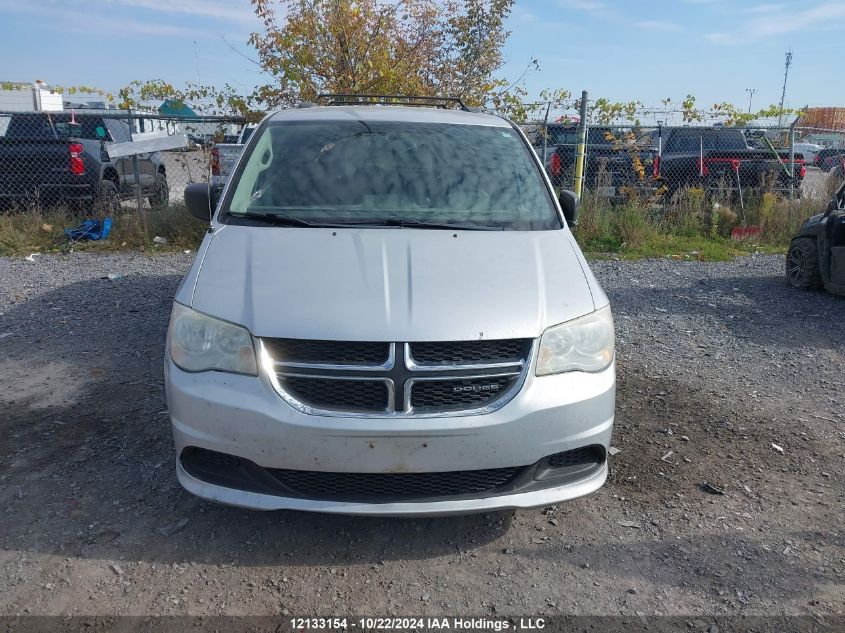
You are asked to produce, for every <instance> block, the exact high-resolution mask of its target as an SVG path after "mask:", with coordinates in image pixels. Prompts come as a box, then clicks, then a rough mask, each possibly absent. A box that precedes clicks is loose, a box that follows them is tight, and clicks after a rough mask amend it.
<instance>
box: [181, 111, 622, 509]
mask: <svg viewBox="0 0 845 633" xmlns="http://www.w3.org/2000/svg"><path fill="white" fill-rule="evenodd" d="M218 198H219V199H218ZM185 201H186V205H187V207H188V209H189V211H190V212H191V213H192V214H194V215H196V216H198V217H201V218H204V219H205V220H206V221H208V222H210V227H209V231H208V233H207V235H206V236H205V239H204V240H203V243H202V246H201V247H200V249H199V251H198V252H197V256H196V259H195V261H194V263H193V266H192V267H191V270H190V272H189V273H188V274H187V276H186V277H185V279H184V280H183V281H182V284H181V285H180V287H179V289H178V291H177V293H176V297H175V302H174V305H173V313H172V316H171V320H170V327H169V330H168V336H167V349H166V359H165V379H166V385H167V398H168V405H169V411H170V416H171V420H172V427H173V436H174V440H175V444H176V453H177V476H178V478H179V481H180V482H181V483H182V485H183V486H184V487H185V488H186V489H187V490H189V491H190V492H192V493H194V494H196V495H199V496H200V497H204V498H206V499H210V500H213V501H217V502H220V503H225V504H230V505H234V506H241V507H246V508H255V509H262V510H273V509H281V508H286V509H295V510H309V511H318V512H333V513H346V514H365V515H448V514H461V513H469V512H486V511H493V510H500V509H510V508H524V507H533V506H545V505H549V504H555V503H558V502H562V501H566V500H568V499H573V498H575V497H580V496H582V495H586V494H589V493H591V492H593V491H595V490H596V489H598V488H599V487H600V486H601V485H602V484H603V483H604V481H605V479H606V477H607V449H608V447H609V443H610V437H611V431H612V428H613V419H614V401H615V387H616V369H615V356H614V330H613V319H612V317H611V312H610V307H609V304H608V299H607V297H606V296H605V294H604V292H603V291H602V289H601V287H600V286H599V284H598V283H597V282H596V280H595V278H594V277H593V274H592V272H591V271H590V269H589V267H588V265H587V262H586V261H585V259H584V257H583V255H582V254H581V251H580V250H579V248H578V246H577V244H576V242H575V239H574V238H573V236H572V233H571V232H570V229H569V226H568V225H570V224H573V223H574V221H575V217H576V203H575V198H574V195H573V194H572V193H571V192H563V193H562V194H561V196H560V199H556V198H555V195H554V190H553V188H552V186H551V183H550V182H549V180H548V178H547V177H546V175H545V173H544V171H543V169H542V166H541V165H540V164H539V161H538V159H537V156H536V155H535V153H534V152H533V151H532V149H531V147H530V144H529V143H528V141H527V140H526V138H525V136H524V135H523V134H522V133H521V131H520V130H519V128H518V127H517V126H515V125H514V124H513V123H511V122H510V121H508V120H507V119H505V118H502V117H500V116H496V115H492V114H486V113H481V112H476V111H470V110H469V109H466V108H460V109H448V108H432V107H408V106H397V105H385V104H381V105H377V104H372V105H330V106H322V107H316V106H315V107H300V108H293V109H290V110H285V111H281V112H278V113H276V114H273V115H270V116H268V117H267V118H266V119H265V120H264V121H263V122H262V123H261V125H260V126H259V127H258V129H257V130H256V131H255V132H254V133H253V135H252V137H251V138H250V140H249V142H248V144H247V146H246V148H245V149H244V151H243V153H242V154H241V156H240V158H239V160H238V163H237V165H236V167H235V169H234V172H233V173H232V176H231V178H230V179H229V180H228V182H227V184H226V186H225V188H224V189H223V191H222V192H220V194H219V195H217V194H216V192H214V191H211V190H210V189H209V187H208V186H207V185H203V184H199V185H191V186H190V187H188V189H187V190H186V192H185Z"/></svg>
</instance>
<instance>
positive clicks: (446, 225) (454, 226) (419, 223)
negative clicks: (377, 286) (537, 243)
mask: <svg viewBox="0 0 845 633" xmlns="http://www.w3.org/2000/svg"><path fill="white" fill-rule="evenodd" d="M343 224H344V225H347V226H357V227H367V226H399V227H410V228H414V229H445V230H449V231H453V230H454V231H504V230H505V228H504V227H503V226H501V227H500V226H486V225H484V224H476V223H474V222H463V223H460V222H426V221H425V220H415V219H414V218H385V219H384V220H377V221H375V222H344V223H343Z"/></svg>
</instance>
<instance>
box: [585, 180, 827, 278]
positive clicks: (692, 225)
mask: <svg viewBox="0 0 845 633" xmlns="http://www.w3.org/2000/svg"><path fill="white" fill-rule="evenodd" d="M744 202H746V201H744ZM737 206H738V203H737V202H736V201H730V200H725V199H721V200H720V199H718V198H714V197H711V196H708V195H705V192H704V191H703V190H701V189H689V190H686V191H682V192H680V193H679V194H678V195H676V196H675V197H674V198H673V199H672V200H671V201H668V202H664V203H663V204H660V205H657V204H653V203H649V202H642V201H638V200H631V201H629V202H627V203H625V204H617V205H610V204H608V203H607V202H606V201H604V200H602V199H598V198H595V197H591V196H590V195H589V194H586V195H585V196H584V199H583V202H582V205H581V218H580V221H579V225H578V227H577V229H576V230H575V236H576V238H577V240H578V243H579V244H580V246H581V248H582V249H583V250H584V252H585V253H587V254H588V255H589V256H591V257H594V258H596V257H608V256H613V257H617V258H621V259H641V258H654V257H673V258H676V259H696V260H702V261H727V260H731V259H733V258H735V257H737V256H740V255H748V254H751V253H761V252H763V253H785V252H786V249H787V247H788V246H789V242H790V240H791V239H792V236H793V235H795V232H796V231H797V230H798V227H799V226H800V225H801V223H802V222H803V221H804V220H805V219H807V218H808V217H809V216H811V215H813V214H816V213H820V212H821V211H822V210H823V209H824V206H825V204H824V202H822V201H819V200H796V201H794V202H793V204H792V205H790V204H789V202H788V201H787V200H782V199H779V198H776V197H775V196H773V195H772V194H768V193H767V194H763V195H762V196H760V197H758V198H757V199H753V200H751V201H747V202H746V203H745V204H744V207H741V208H737ZM738 226H758V227H760V234H759V235H756V236H754V237H753V238H752V239H748V240H743V241H736V240H733V239H731V237H730V236H731V232H732V230H733V229H734V228H735V227H738Z"/></svg>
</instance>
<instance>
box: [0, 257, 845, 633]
mask: <svg viewBox="0 0 845 633" xmlns="http://www.w3.org/2000/svg"><path fill="white" fill-rule="evenodd" d="M190 261H191V256H190V255H182V254H179V255H157V256H146V255H141V254H125V253H124V254H114V255H102V254H98V255H95V254H86V253H79V254H71V255H65V256H41V257H37V258H36V259H35V261H33V262H29V261H26V260H24V259H22V258H14V259H11V258H0V406H1V407H2V408H0V410H2V412H3V413H2V419H1V420H0V614H104V615H105V614H232V615H239V614H279V613H284V614H287V613H290V614H318V613H321V614H327V613H351V614H369V615H380V614H410V613H416V614H455V613H459V612H460V613H466V614H476V615H485V614H486V615H491V614H519V615H523V614H529V615H541V614H544V615H550V614H562V613H570V614H571V613H578V614H602V615H619V614H623V615H632V616H633V615H636V614H639V615H642V614H646V615H652V614H675V615H684V616H686V617H689V618H704V620H705V621H704V624H705V626H706V620H707V619H708V618H712V617H716V616H720V615H730V616H736V615H739V614H743V615H745V614H804V615H810V616H812V617H814V618H816V620H819V621H821V619H827V621H830V619H831V618H833V617H834V616H839V617H840V618H841V617H842V616H843V605H845V547H843V545H845V537H843V532H842V530H843V524H845V522H844V521H843V519H845V513H843V502H844V501H845V486H843V473H845V468H843V465H844V464H843V461H844V460H845V408H843V401H845V396H843V394H845V391H843V388H842V384H843V374H842V368H843V367H845V354H844V353H843V347H845V346H843V341H845V318H843V317H845V300H843V299H837V298H834V297H831V296H828V295H825V294H822V293H806V292H799V291H795V290H793V289H791V288H790V287H789V286H788V285H787V284H786V282H785V280H784V277H783V274H782V258H781V257H773V256H757V257H750V258H743V259H739V260H737V261H735V262H733V263H713V264H710V263H696V262H680V261H669V260H665V261H664V260H660V261H641V262H617V261H597V262H594V264H593V268H594V270H595V272H596V274H597V276H598V277H599V279H600V281H601V282H602V284H603V285H604V287H605V289H606V291H607V292H608V294H609V296H610V297H611V301H612V303H613V307H614V310H615V315H616V323H617V330H618V358H619V379H620V382H619V394H618V417H617V426H616V431H615V436H614V445H615V446H616V447H618V448H619V449H620V452H619V453H617V454H616V455H614V456H613V457H612V458H611V476H610V479H609V480H608V483H607V485H606V486H605V487H604V488H603V489H602V490H601V491H599V492H598V493H596V494H594V495H592V496H590V497H587V498H584V499H580V500H577V501H574V502H571V503H569V504H565V505H562V506H559V507H556V508H547V509H537V510H530V511H519V512H515V513H505V514H494V515H480V516H478V515H477V516H469V517H460V518H449V519H437V520H433V519H372V518H343V517H329V516H320V515H309V514H302V513H293V512H274V513H256V512H249V511H243V510H238V509H232V508H225V507H220V506H216V505H212V504H209V503H206V502H204V501H201V500H199V499H196V498H193V497H192V496H190V495H189V494H187V493H185V492H183V491H182V490H181V488H180V487H179V485H178V483H177V482H176V479H175V476H174V473H173V466H174V455H173V452H172V446H171V438H170V431H169V428H168V420H167V416H166V411H165V400H164V390H163V385H162V371H161V367H162V348H163V344H164V332H165V327H166V323H167V318H168V314H169V307H170V302H171V299H172V297H173V294H174V292H175V289H176V287H177V285H178V283H179V280H180V277H181V275H182V274H184V272H185V271H186V270H187V268H188V266H189V264H190ZM110 273H112V274H122V275H125V277H122V278H118V279H114V280H109V279H107V278H106V279H104V278H103V277H107V275H109V274H110ZM773 444H774V445H777V446H779V447H781V448H782V452H781V451H780V450H778V449H776V448H774V447H773ZM704 482H708V483H709V484H710V485H711V486H714V487H715V489H711V492H710V493H708V492H707V491H706V490H705V489H703V488H702V484H703V483H704ZM719 491H721V493H722V494H712V493H714V492H716V493H718V492H719ZM839 622H840V623H841V622H842V620H841V619H840V620H839ZM701 624H702V621H701V620H700V619H692V620H690V621H689V626H690V627H692V629H691V630H698V628H699V627H700V625H701ZM834 628H835V627H834ZM702 630H703V629H702ZM827 630H833V628H829V629H827Z"/></svg>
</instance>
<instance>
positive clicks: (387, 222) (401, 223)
mask: <svg viewBox="0 0 845 633" xmlns="http://www.w3.org/2000/svg"><path fill="white" fill-rule="evenodd" d="M228 215H230V216H231V217H233V218H246V219H248V220H257V221H259V222H266V223H267V224H275V225H277V226H305V227H310V228H319V229H342V228H348V227H355V228H373V227H381V226H398V227H411V228H415V229H444V230H448V231H504V230H505V229H504V227H497V226H485V225H483V224H475V223H472V222H469V223H453V222H425V221H423V220H415V219H414V218H385V219H383V220H376V221H371V220H368V221H361V222H358V221H354V220H353V221H352V222H311V221H310V220H304V219H302V218H298V217H296V216H295V215H288V214H287V213H254V212H252V211H245V212H244V213H231V212H229V213H228Z"/></svg>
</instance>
